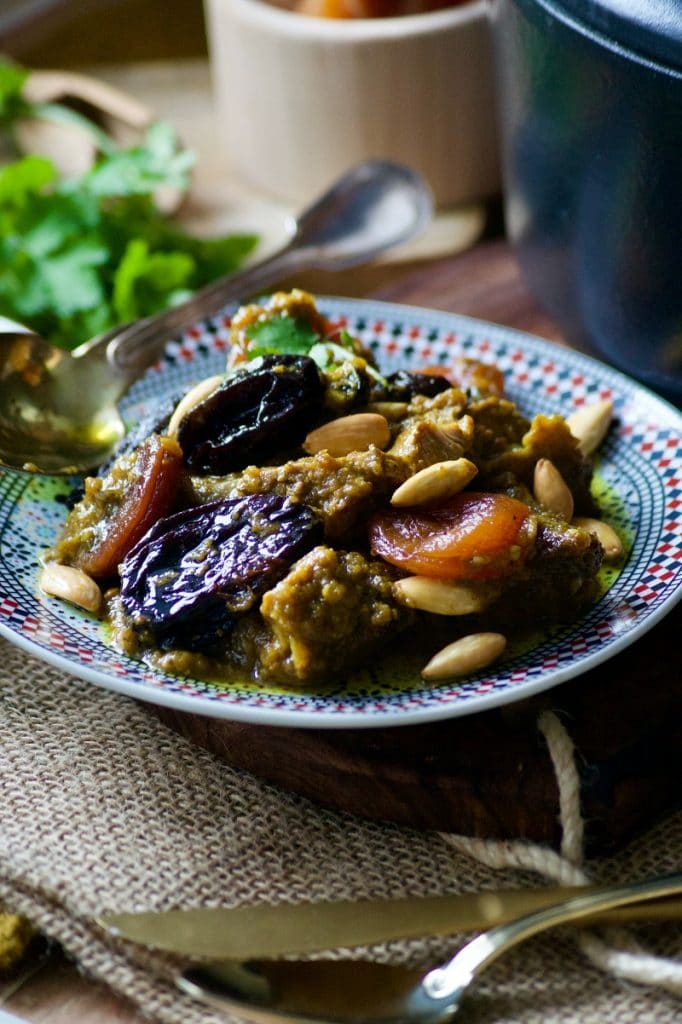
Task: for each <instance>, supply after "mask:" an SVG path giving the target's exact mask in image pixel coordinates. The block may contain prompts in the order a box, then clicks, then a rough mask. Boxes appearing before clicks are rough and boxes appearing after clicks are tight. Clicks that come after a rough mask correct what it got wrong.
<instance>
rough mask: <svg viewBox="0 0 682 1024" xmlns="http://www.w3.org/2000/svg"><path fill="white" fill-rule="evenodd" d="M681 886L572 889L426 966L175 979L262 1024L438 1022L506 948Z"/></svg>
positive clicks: (230, 969) (215, 973) (250, 967)
mask: <svg viewBox="0 0 682 1024" xmlns="http://www.w3.org/2000/svg"><path fill="white" fill-rule="evenodd" d="M680 892H682V874H677V875H669V876H667V877H664V878H654V879H649V880H647V881H644V882H636V883H632V884H630V885H622V886H613V887H607V888H602V889H597V890H593V891H591V892H590V893H585V894H582V895H579V896H573V897H571V898H570V899H568V900H565V901H564V902H563V903H559V904H555V905H554V906H551V907H545V908H543V909H542V910H537V911H534V912H533V913H531V914H527V915H525V916H524V917H520V918H517V919H516V920H515V921H511V922H509V923H508V924H503V925H499V926H498V927H496V928H492V929H490V930H489V931H487V932H483V933H482V934H481V935H478V936H477V937H476V938H474V939H472V940H471V942H468V943H467V944H466V945H465V946H463V947H462V948H461V949H460V950H459V952H458V953H457V954H456V955H455V956H454V957H453V958H452V959H451V960H450V961H448V962H447V963H445V964H444V965H443V966H442V967H437V968H435V969H433V970H430V971H428V972H427V973H426V974H425V973H424V972H423V971H418V970H415V969H413V968H407V967H401V966H391V965H388V964H380V963H373V962H371V961H369V960H306V961H303V960H270V961H267V960H260V961H250V962H246V963H243V962H238V961H222V962H220V963H210V964H205V965H202V966H199V967H195V968H193V969H191V970H189V971H187V972H186V973H185V974H183V975H182V976H181V977H180V978H178V985H179V986H180V988H181V989H182V990H183V991H184V992H186V993H188V994H189V995H191V996H194V997H195V998H197V999H200V1000H202V1001H204V1002H207V1003H210V1004H211V1005H214V1006H219V1007H221V1008H223V1009H226V1010H230V1011H233V1012H236V1013H238V1014H241V1015H242V1016H244V1017H247V1018H249V1019H251V1020H254V1021H257V1022H260V1024H275V1022H277V1021H281V1020H283V1019H285V1020H291V1019H296V1020H298V1021H316V1022H326V1024H331V1022H333V1024H361V1022H362V1024H440V1022H443V1021H447V1020H448V1019H449V1018H450V1017H452V1015H453V1014H454V1013H456V1011H457V1009H458V1007H459V1005H460V1002H461V1000H462V997H463V996H464V994H465V992H466V991H467V989H468V987H469V986H470V985H471V983H472V982H473V981H474V980H475V979H476V978H477V977H478V976H479V975H480V974H481V973H482V971H484V970H485V969H486V968H487V967H488V966H489V965H490V964H492V963H493V962H494V961H495V960H497V959H498V957H500V956H502V954H503V953H505V952H507V950H509V949H512V948H513V947H514V946H517V945H518V944H519V943H520V942H523V941H524V939H528V938H530V937H531V936H533V935H537V934H538V933H539V932H542V931H544V930H545V929H547V928H552V927H554V926H555V925H560V924H570V923H572V922H575V921H579V920H580V919H582V918H588V917H590V916H592V915H594V914H595V913H597V912H602V911H605V910H612V909H615V908H616V907H624V906H628V905H631V904H635V903H641V902H643V901H647V900H652V899H653V900H655V899H656V898H660V897H665V896H672V895H674V894H676V893H680Z"/></svg>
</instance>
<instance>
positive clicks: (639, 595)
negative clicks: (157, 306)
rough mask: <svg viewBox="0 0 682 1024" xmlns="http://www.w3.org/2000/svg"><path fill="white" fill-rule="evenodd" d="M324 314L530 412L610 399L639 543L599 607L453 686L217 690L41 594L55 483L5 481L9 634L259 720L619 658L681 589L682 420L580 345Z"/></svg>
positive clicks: (0, 485) (611, 457)
mask: <svg viewBox="0 0 682 1024" xmlns="http://www.w3.org/2000/svg"><path fill="white" fill-rule="evenodd" d="M318 304H319V306H320V308H321V309H322V311H323V312H324V313H326V314H327V315H328V316H329V317H330V318H331V319H333V320H334V321H336V322H338V323H340V324H344V325H345V326H347V327H348V329H349V330H350V331H351V332H352V333H355V334H357V335H359V336H360V337H362V338H363V340H364V341H365V342H367V343H368V344H370V345H371V347H372V348H373V349H374V350H375V352H376V355H377V357H378V359H379V362H380V364H381V365H382V366H383V367H384V368H385V369H386V370H387V371H388V370H391V369H397V368H398V367H400V366H408V367H409V366H412V367H415V366H418V365H422V366H424V365H433V364H438V363H442V364H444V365H447V363H448V362H449V361H450V360H451V359H452V358H453V356H456V355H465V356H470V357H473V358H478V359H481V360H483V361H485V362H491V363H495V364H496V365H498V366H499V367H500V368H501V369H502V370H503V372H504V374H505V380H506V388H507V393H508V394H509V396H510V397H511V398H512V399H514V401H516V402H517V403H518V404H519V406H520V407H521V409H522V410H523V411H524V412H525V413H526V414H527V415H530V416H532V415H534V414H536V413H539V412H553V411H558V412H561V413H563V414H568V413H569V412H570V411H571V410H572V409H574V408H576V407H578V406H580V405H582V404H584V403H586V402H592V401H595V400H597V399H599V398H604V397H610V398H612V399H613V401H614V406H615V413H616V426H615V428H614V429H613V430H612V431H611V434H610V435H609V438H608V439H607V441H606V443H605V445H604V446H603V450H602V451H601V453H600V457H599V463H598V467H597V468H598V473H599V477H600V480H601V481H602V484H603V485H604V488H605V491H604V493H607V494H609V495H611V498H610V499H609V509H610V513H609V514H612V516H613V521H614V522H615V524H616V526H617V528H619V529H620V530H621V532H622V534H623V535H624V536H625V537H626V538H627V539H628V545H629V554H628V558H627V561H626V563H625V566H624V568H623V570H622V572H621V573H620V575H618V576H617V577H616V578H615V580H613V581H612V583H611V586H610V588H609V589H608V591H607V592H606V593H605V594H604V595H603V596H602V598H601V599H600V600H599V601H598V602H597V604H596V605H595V606H594V607H592V608H591V609H589V611H588V612H587V613H586V614H585V615H584V616H583V617H582V618H581V619H580V620H579V621H577V622H576V623H574V624H573V625H572V626H570V627H566V628H563V629H560V630H557V631H556V632H555V633H554V634H553V635H552V636H548V637H543V638H539V639H538V642H537V644H536V645H534V646H532V647H531V648H530V649H525V650H523V649H522V650H518V651H515V650H514V648H513V646H512V649H511V653H510V654H509V656H507V657H506V658H504V659H503V660H501V661H500V662H499V663H498V664H496V665H494V666H491V667H490V668H488V669H487V670H485V671H483V672H481V673H479V674H477V675H475V676H472V677H469V678H466V679H461V680H458V681H448V682H447V683H444V684H443V685H440V686H437V685H432V684H431V685H426V684H425V683H424V682H423V681H422V680H421V679H420V678H419V676H418V674H415V675H414V676H411V677H409V678H403V677H400V673H398V674H396V671H395V669H391V674H390V675H388V674H387V672H386V670H382V667H381V664H380V663H377V664H373V665H370V666H367V669H366V671H365V672H363V673H360V675H359V678H358V679H355V680H354V681H353V684H352V686H351V687H350V689H349V688H347V687H344V685H333V686H331V685H330V686H329V687H328V688H320V689H319V690H308V691H305V690H301V691H296V692H294V691H292V690H284V689H278V688H273V687H269V686H262V687H261V686H257V685H255V684H254V685H252V686H243V685H221V686H220V687H218V686H213V685H211V684H209V683H206V682H202V681H200V680H195V679H185V678H177V677H172V676H166V675H163V674H161V673H158V672H155V671H153V670H151V669H150V668H148V667H147V666H146V665H143V664H141V663H139V662H137V661H134V660H132V659H130V658H127V657H125V656H123V655H121V654H120V653H119V652H117V651H116V650H115V649H114V648H113V646H112V645H111V643H110V641H109V639H108V637H107V635H106V631H105V629H104V628H103V627H102V625H101V624H100V623H98V622H97V621H95V620H93V619H92V618H91V617H89V616H87V615H85V614H84V613H80V612H79V611H78V610H76V609H73V608H71V607H70V606H68V605H66V604H64V603H61V602H59V601H57V600H55V599H54V598H49V597H46V596H45V595H44V594H42V593H41V591H40V590H39V587H38V583H37V580H38V574H39V558H40V554H41V552H42V551H43V550H44V549H45V548H47V547H49V545H50V544H51V542H52V541H53V540H54V537H55V535H56V532H57V530H58V529H59V526H60V524H61V522H62V521H63V518H64V513H65V509H64V505H63V503H61V502H60V500H59V498H60V494H59V488H60V487H62V490H63V489H64V485H63V484H60V482H59V481H57V480H55V479H52V478H40V477H31V476H28V475H25V474H19V473H11V472H9V471H8V472H6V473H3V474H1V475H0V635H2V636H4V637H6V638H7V639H8V640H9V641H10V642H12V643H14V644H16V645H18V646H19V647H22V648H23V649H25V650H26V651H28V652H29V653H30V654H32V655H35V656H36V657H38V658H40V659H42V660H43V661H45V662H48V663H50V664H51V665H53V666H55V667H57V668H59V669H63V670H64V671H66V672H67V673H70V674H72V675H73V676H76V677H79V678H80V679H83V680H86V681H88V682H91V683H93V684H96V685H98V686H103V687H105V688H108V689H111V690H114V691H117V692H119V693H121V694H125V695H127V696H130V697H135V698H138V699H141V700H144V701H148V702H151V703H154V704H160V705H165V706H168V707H172V708H175V709H176V710H179V711H188V712H192V713H195V714H200V715H207V716H211V717H216V718H225V719H231V720H237V721H242V722H250V723H253V724H261V725H280V726H296V727H302V728H367V727H386V726H393V725H408V724H414V723H424V722H429V721H437V720H439V719H446V718H453V717H457V716H460V715H466V714H471V713H474V712H479V711H484V710H486V709H488V708H492V707H496V706H500V705H502V704H508V703H512V702H514V701H518V700H522V699H525V698H526V697H530V696H531V695H533V694H535V693H538V692H539V691H542V690H545V689H548V688H550V687H553V686H556V685H558V684H560V683H562V682H564V681H566V680H568V679H571V678H573V677H575V676H577V675H579V674H582V673H584V672H586V671H587V670H588V669H592V668H594V667H595V666H597V665H599V664H600V663H602V662H604V661H606V660H607V659H609V658H611V657H613V656H614V655H615V654H617V653H618V652H619V651H621V650H623V649H624V648H626V647H627V646H628V645H629V644H631V643H633V642H635V641H636V640H637V639H639V638H640V637H641V636H642V635H643V634H644V633H645V632H647V631H648V630H649V629H650V628H651V627H652V626H654V625H655V623H657V622H658V621H659V620H660V619H662V618H663V617H664V616H665V615H666V614H667V613H668V612H670V611H671V610H672V608H673V607H674V606H675V605H676V603H677V602H678V601H679V600H680V598H681V597H682V414H681V413H680V412H679V411H678V410H676V409H675V408H673V407H672V406H671V405H668V404H667V403H666V402H664V401H663V400H662V399H660V398H658V397H657V396H655V395H654V394H652V393H651V392H649V391H647V390H646V389H645V388H643V387H641V386H640V385H639V384H637V383H635V382H634V381H632V380H630V379H629V378H627V377H625V376H624V375H623V374H621V373H619V372H617V371H615V370H613V369H611V368H609V367H607V366H605V365H603V364H601V363H599V362H597V361H596V360H594V359H591V358H589V357H587V356H584V355H581V354H579V353H577V352H574V351H572V350H569V349H564V348H562V347H560V346H557V345H554V344H552V343H550V342H547V341H544V340H542V339H540V338H536V337H533V336H531V335H528V334H524V333H521V332H519V331H515V330H511V329H509V328H506V327H501V326H498V325H494V324H490V323H486V322H483V321H479V320H473V319H470V318H468V317H463V316H458V315H454V314H449V313H441V312H437V311H434V310H426V309H421V308H416V307H410V306H400V305H394V304H389V303H382V302H377V301H372V300H355V299H343V298H329V297H323V298H320V299H319V300H318ZM228 328H229V317H228V316H227V315H226V314H225V315H222V316H218V317H215V318H213V319H212V320H209V321H206V322H205V323H202V324H200V325H197V326H196V327H193V328H191V329H190V330H188V331H187V332H186V333H185V334H184V335H183V336H182V337H181V338H178V339H176V340H174V341H172V342H170V343H169V345H168V346H167V350H166V353H165V356H164V358H163V359H162V360H161V361H160V362H159V364H157V366H155V367H153V368H152V369H151V370H150V371H148V373H147V374H146V375H145V376H144V377H143V378H142V379H141V380H140V381H138V383H137V384H136V385H135V386H134V387H133V388H132V389H131V391H130V392H129V394H128V395H127V396H126V399H125V400H124V402H123V403H122V411H123V414H124V416H126V417H128V418H130V419H131V420H134V419H135V418H137V417H138V416H139V415H142V414H143V413H144V410H145V408H147V407H148V406H149V404H150V403H151V402H152V401H153V400H155V399H157V398H158V397H159V396H160V395H162V394H164V393H169V394H171V393H176V392H177V391H178V390H179V389H180V388H181V387H187V386H189V385H190V384H191V383H192V382H193V381H195V380H199V379H201V378H202V377H204V376H208V375H210V374H214V373H216V372H220V370H221V369H222V367H223V365H224V358H225V351H226V349H227V337H228Z"/></svg>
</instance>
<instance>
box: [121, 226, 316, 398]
mask: <svg viewBox="0 0 682 1024" xmlns="http://www.w3.org/2000/svg"><path fill="white" fill-rule="evenodd" d="M296 256H297V251H296V250H295V249H294V248H293V246H292V244H291V243H290V244H289V245H287V246H285V247H284V248H282V249H279V250H278V251H277V252H276V253H273V255H272V256H270V257H268V258H267V259H264V260H261V261H260V262H259V263H255V264H254V265H253V266H251V267H246V268H245V269H244V270H240V271H237V272H236V273H233V274H227V275H226V276H224V277H221V278H218V279H217V280H216V281H212V282H211V284H208V285H206V286H205V287H204V288H201V289H199V291H196V292H195V293H194V294H193V295H192V297H191V298H189V299H187V301H186V302H182V303H180V304H179V305H177V306H171V308H170V309H166V310H164V311H163V312H161V313H157V314H156V315H155V316H152V317H147V318H146V319H145V320H138V321H136V322H135V323H133V324H129V325H128V326H127V327H123V328H122V329H121V330H119V331H117V332H116V333H115V335H114V337H113V338H112V339H111V341H109V344H108V346H107V358H108V360H109V362H110V364H112V365H113V366H114V367H115V368H116V370H117V371H118V372H119V373H122V374H124V375H125V376H128V375H130V376H131V377H132V378H135V377H136V376H137V375H138V373H139V372H140V371H141V370H144V369H146V367H147V366H150V365H151V364H152V363H154V362H156V360H157V359H158V358H159V356H160V355H161V353H162V352H163V349H164V348H165V346H166V344H167V343H168V340H169V338H171V337H172V336H173V334H174V333H176V332H178V331H181V330H183V329H184V328H186V327H188V326H189V325H190V324H192V323H195V322H196V321H198V320H201V319H202V318H204V317H208V316H212V315H214V314H215V313H217V312H218V311H219V310H221V309H223V308H224V307H225V306H226V305H228V303H230V302H234V301H237V300H240V299H242V298H246V297H248V296H250V295H253V294H254V293H255V292H256V291H258V289H260V288H265V287H266V286H268V285H270V284H273V283H274V282H276V281H277V280H279V279H280V278H282V277H283V276H284V274H285V273H286V271H287V270H289V269H294V265H295V264H296V263H297V262H298V261H297V260H296Z"/></svg>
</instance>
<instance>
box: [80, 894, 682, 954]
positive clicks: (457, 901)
mask: <svg viewBox="0 0 682 1024" xmlns="http://www.w3.org/2000/svg"><path fill="white" fill-rule="evenodd" d="M596 888H597V887H591V886H577V887H569V886H552V887H547V888H543V889H501V890H500V889H498V890H491V891H488V892H473V893H460V894H456V895H451V896H424V897H412V898H407V899H395V900H340V901H336V902H317V903H295V904H292V903H279V904H276V905H272V904H257V905H255V906H239V907H231V908H203V909H197V910H161V911H155V910H152V911H146V912H142V913H130V914H110V915H105V916H102V917H99V918H97V923H98V924H99V925H101V926H102V927H103V928H105V929H106V930H107V931H108V932H109V933H110V934H112V935H115V936H118V937H121V938H124V939H129V940H130V941H132V942H137V943H140V944H142V945H145V946H152V947H154V948H155V949H161V950H166V951H168V952H171V953H176V954H180V955H183V956H192V957H200V958H207V959H211V960H214V959H215V960H220V959H238V960H251V959H268V958H274V957H279V956H284V955H302V954H305V953H315V952H320V951H322V950H325V949H339V948H342V947H352V946H369V945H373V944H375V943H379V942H388V941H390V940H392V939H411V938H412V939H414V938H420V937H423V936H426V935H438V936H443V935H454V934H456V933H458V932H471V931H482V930H484V929H487V928H491V927H493V926H494V925H498V924H504V923H505V922H507V921H511V920H513V919H515V918H517V917H521V916H522V915H524V914H529V913H531V912H532V911H534V910H539V909H541V908H543V907H547V906H551V905H552V904H555V903H561V902H562V901H563V900H565V899H568V898H569V897H571V896H576V895H578V894H579V893H581V892H588V891H591V890H593V891H596ZM663 919H667V920H679V919H682V898H681V897H666V898H663V899H658V900H651V901H649V902H648V903H641V904H638V905H637V906H632V907H624V908H621V909H620V910H613V911H609V912H608V913H603V914H600V915H595V917H594V918H590V919H589V920H590V923H593V922H597V921H598V922H599V923H600V924H601V923H609V924H611V923H619V924H622V923H625V922H632V921H642V920H646V921H651V920H663ZM581 924H584V921H581Z"/></svg>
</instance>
